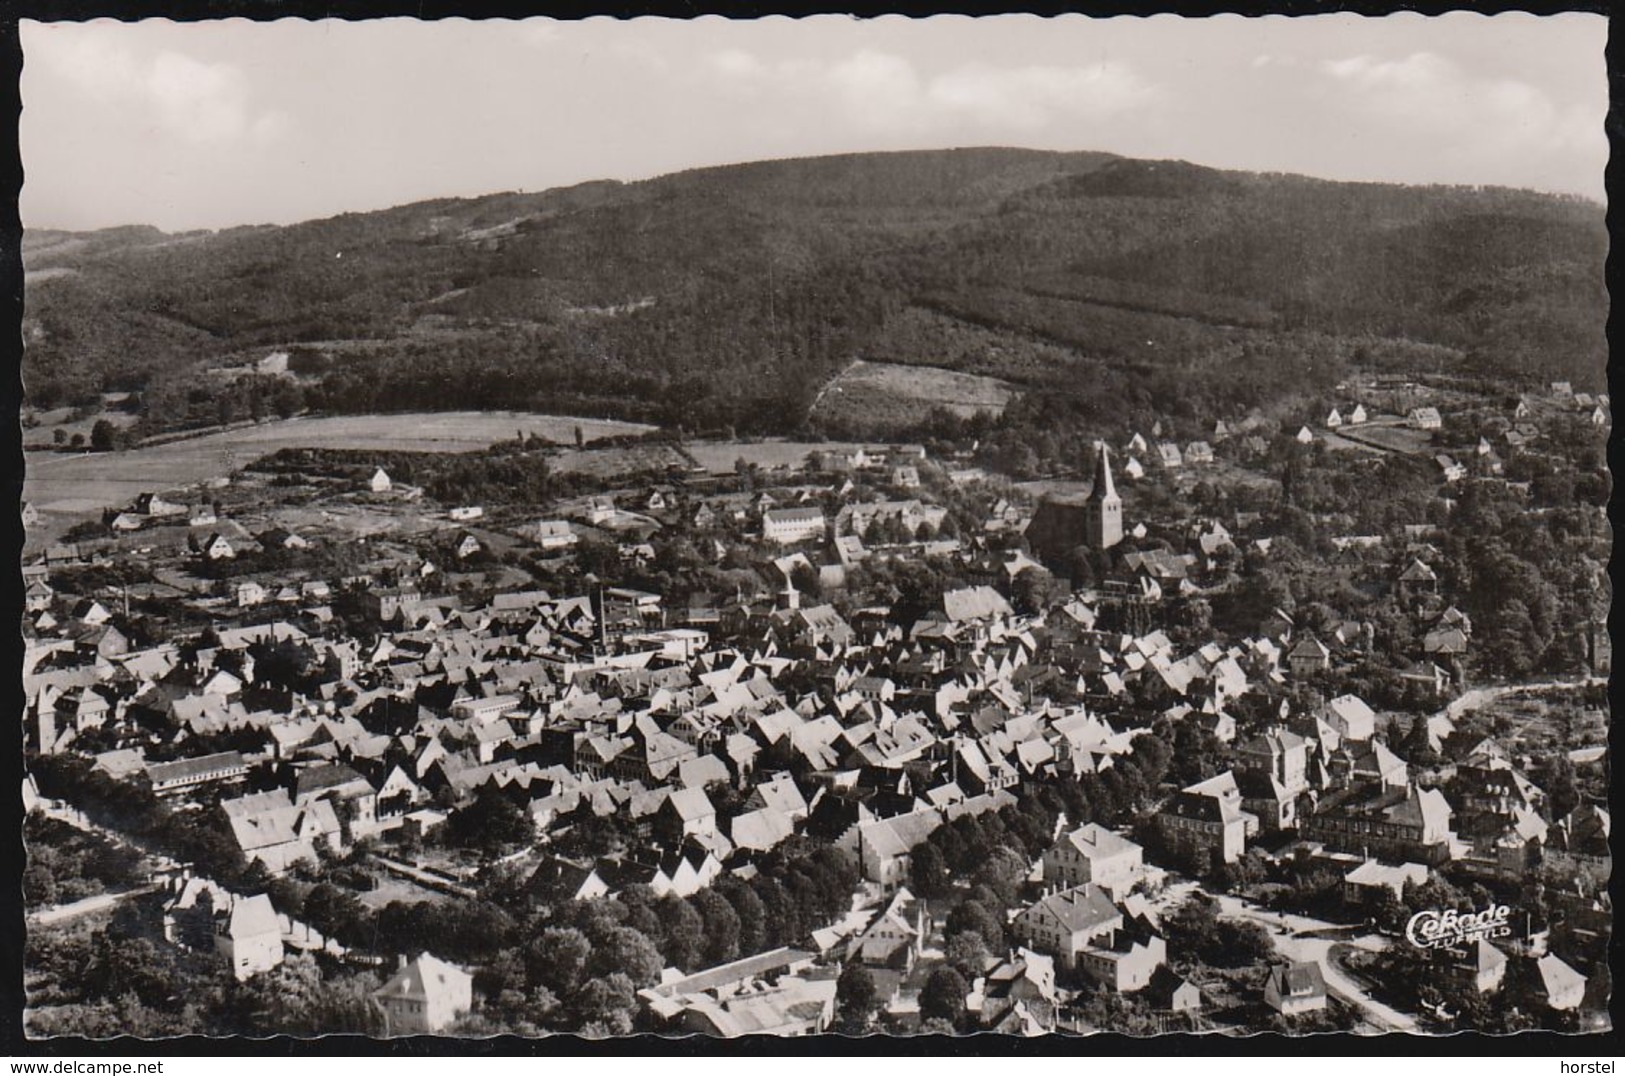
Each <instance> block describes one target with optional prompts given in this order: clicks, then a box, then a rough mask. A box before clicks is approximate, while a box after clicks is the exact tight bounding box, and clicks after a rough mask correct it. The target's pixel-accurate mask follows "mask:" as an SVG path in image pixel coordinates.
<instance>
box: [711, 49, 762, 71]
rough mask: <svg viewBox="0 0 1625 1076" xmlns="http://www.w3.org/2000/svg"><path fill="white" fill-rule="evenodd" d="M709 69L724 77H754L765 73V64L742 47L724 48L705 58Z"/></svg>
mask: <svg viewBox="0 0 1625 1076" xmlns="http://www.w3.org/2000/svg"><path fill="white" fill-rule="evenodd" d="M705 61H706V63H707V64H708V65H709V66H710V68H711V70H712V71H714V72H716V73H717V74H719V75H721V76H723V77H724V78H756V77H758V76H760V75H764V74H766V73H767V65H766V64H764V63H762V61H761V60H758V59H757V58H756V57H755V55H754V54H752V53H749V52H746V51H745V50H744V49H724V50H722V51H721V52H713V53H711V55H709V56H707V57H706V58H705Z"/></svg>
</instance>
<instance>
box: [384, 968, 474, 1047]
mask: <svg viewBox="0 0 1625 1076" xmlns="http://www.w3.org/2000/svg"><path fill="white" fill-rule="evenodd" d="M373 997H374V998H375V999H377V1001H378V1004H379V1007H381V1008H382V1009H383V1010H384V1018H385V1020H386V1022H387V1023H386V1028H385V1034H388V1035H433V1034H435V1033H437V1032H440V1031H444V1030H445V1029H446V1028H447V1027H449V1026H450V1025H451V1023H452V1021H454V1020H456V1019H457V1018H458V1017H459V1016H461V1015H462V1014H463V1013H466V1012H468V1011H469V1010H470V1009H472V1008H473V1007H474V977H473V976H472V975H470V974H469V973H468V972H466V971H464V970H463V969H462V968H459V967H457V966H456V965H455V964H448V963H447V962H446V961H444V960H441V959H440V958H439V957H435V956H431V955H430V954H428V953H424V954H423V955H422V956H420V957H418V958H417V959H416V960H414V961H412V962H411V963H409V964H406V965H405V966H403V967H402V968H401V969H400V970H399V971H397V972H396V973H395V974H394V975H393V976H392V977H391V978H390V980H389V982H387V983H385V984H384V985H383V986H382V987H380V988H379V989H378V991H377V992H376V993H374V994H373Z"/></svg>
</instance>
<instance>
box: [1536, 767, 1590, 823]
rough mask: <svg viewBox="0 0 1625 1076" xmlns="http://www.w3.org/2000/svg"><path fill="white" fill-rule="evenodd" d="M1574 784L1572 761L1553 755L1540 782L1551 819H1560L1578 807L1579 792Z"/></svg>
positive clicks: (1574, 776)
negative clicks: (1549, 809) (1544, 791)
mask: <svg viewBox="0 0 1625 1076" xmlns="http://www.w3.org/2000/svg"><path fill="white" fill-rule="evenodd" d="M1575 782H1576V775H1575V772H1574V760H1573V759H1571V758H1569V756H1567V755H1565V754H1557V755H1553V756H1552V757H1551V759H1550V760H1549V761H1548V762H1547V763H1546V772H1545V774H1544V777H1543V779H1542V781H1541V784H1542V785H1543V786H1544V788H1545V789H1546V796H1547V803H1548V804H1549V805H1550V808H1551V815H1552V817H1553V818H1559V819H1560V818H1562V817H1564V816H1565V815H1567V814H1568V813H1569V812H1570V811H1572V810H1574V809H1575V808H1576V807H1578V806H1579V805H1580V791H1579V788H1578V786H1577V785H1576V783H1575Z"/></svg>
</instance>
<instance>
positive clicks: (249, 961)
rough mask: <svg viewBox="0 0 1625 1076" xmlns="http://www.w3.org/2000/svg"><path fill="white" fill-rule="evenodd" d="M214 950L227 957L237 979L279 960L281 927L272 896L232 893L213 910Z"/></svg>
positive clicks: (267, 969)
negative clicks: (272, 903)
mask: <svg viewBox="0 0 1625 1076" xmlns="http://www.w3.org/2000/svg"><path fill="white" fill-rule="evenodd" d="M214 947H215V951H216V952H218V953H219V954H220V955H221V956H223V957H225V958H226V963H228V964H230V965H231V973H232V974H233V975H235V976H236V977H237V981H238V982H242V981H243V980H245V979H247V978H249V977H251V976H254V975H258V974H259V973H260V972H262V971H270V970H271V969H272V968H274V967H276V966H277V965H278V964H280V963H282V928H281V926H280V925H279V923H278V921H277V914H276V909H275V908H274V907H272V906H271V898H270V897H269V896H267V895H266V894H264V893H258V894H256V895H254V896H252V897H234V898H233V899H232V901H231V903H230V905H228V906H227V907H225V908H222V909H220V910H218V911H217V912H216V913H215V927H214Z"/></svg>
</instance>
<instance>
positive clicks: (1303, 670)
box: [1286, 636, 1332, 680]
mask: <svg viewBox="0 0 1625 1076" xmlns="http://www.w3.org/2000/svg"><path fill="white" fill-rule="evenodd" d="M1286 660H1287V667H1288V668H1290V669H1291V670H1292V675H1293V676H1294V677H1297V678H1298V679H1300V680H1301V679H1305V678H1307V677H1311V676H1318V675H1320V674H1321V673H1324V672H1328V671H1330V670H1331V667H1332V652H1331V650H1330V649H1328V648H1327V646H1326V644H1325V643H1323V642H1321V641H1320V640H1319V639H1316V638H1314V637H1313V636H1305V637H1304V638H1302V639H1299V640H1298V641H1297V642H1296V643H1294V644H1293V646H1292V649H1291V650H1289V651H1287V655H1286Z"/></svg>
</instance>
